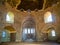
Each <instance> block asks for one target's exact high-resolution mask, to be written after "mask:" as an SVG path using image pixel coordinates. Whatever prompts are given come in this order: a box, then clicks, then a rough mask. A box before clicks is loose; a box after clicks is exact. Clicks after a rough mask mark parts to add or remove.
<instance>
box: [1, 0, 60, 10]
mask: <svg viewBox="0 0 60 45" xmlns="http://www.w3.org/2000/svg"><path fill="white" fill-rule="evenodd" d="M5 2H7V3H8V4H9V5H10V6H12V7H13V8H14V7H16V9H18V10H21V9H24V10H28V9H30V10H35V9H38V10H41V9H46V8H48V7H50V6H52V5H54V4H57V2H60V0H0V4H2V3H3V4H4V3H5Z"/></svg>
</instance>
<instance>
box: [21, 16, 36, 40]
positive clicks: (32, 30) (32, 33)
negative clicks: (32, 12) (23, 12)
mask: <svg viewBox="0 0 60 45" xmlns="http://www.w3.org/2000/svg"><path fill="white" fill-rule="evenodd" d="M35 25H36V24H35V21H34V19H33V18H32V16H27V17H26V18H25V19H24V21H23V24H22V40H23V41H36V26H35Z"/></svg>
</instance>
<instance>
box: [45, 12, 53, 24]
mask: <svg viewBox="0 0 60 45" xmlns="http://www.w3.org/2000/svg"><path fill="white" fill-rule="evenodd" d="M44 21H45V23H49V22H53V19H52V14H51V12H46V13H45V15H44Z"/></svg>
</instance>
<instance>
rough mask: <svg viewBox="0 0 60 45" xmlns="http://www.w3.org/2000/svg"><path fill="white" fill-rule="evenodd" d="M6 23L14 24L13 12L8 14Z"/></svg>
mask: <svg viewBox="0 0 60 45" xmlns="http://www.w3.org/2000/svg"><path fill="white" fill-rule="evenodd" d="M6 22H7V23H13V22H14V14H13V13H12V12H8V13H7V15H6Z"/></svg>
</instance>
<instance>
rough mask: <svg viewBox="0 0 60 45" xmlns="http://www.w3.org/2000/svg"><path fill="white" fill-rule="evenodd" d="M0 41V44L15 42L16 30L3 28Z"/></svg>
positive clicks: (10, 27)
mask: <svg viewBox="0 0 60 45" xmlns="http://www.w3.org/2000/svg"><path fill="white" fill-rule="evenodd" d="M4 36H5V37H4ZM1 40H2V42H15V40H16V30H15V29H14V28H13V27H12V26H5V27H4V30H3V31H2V39H1Z"/></svg>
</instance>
